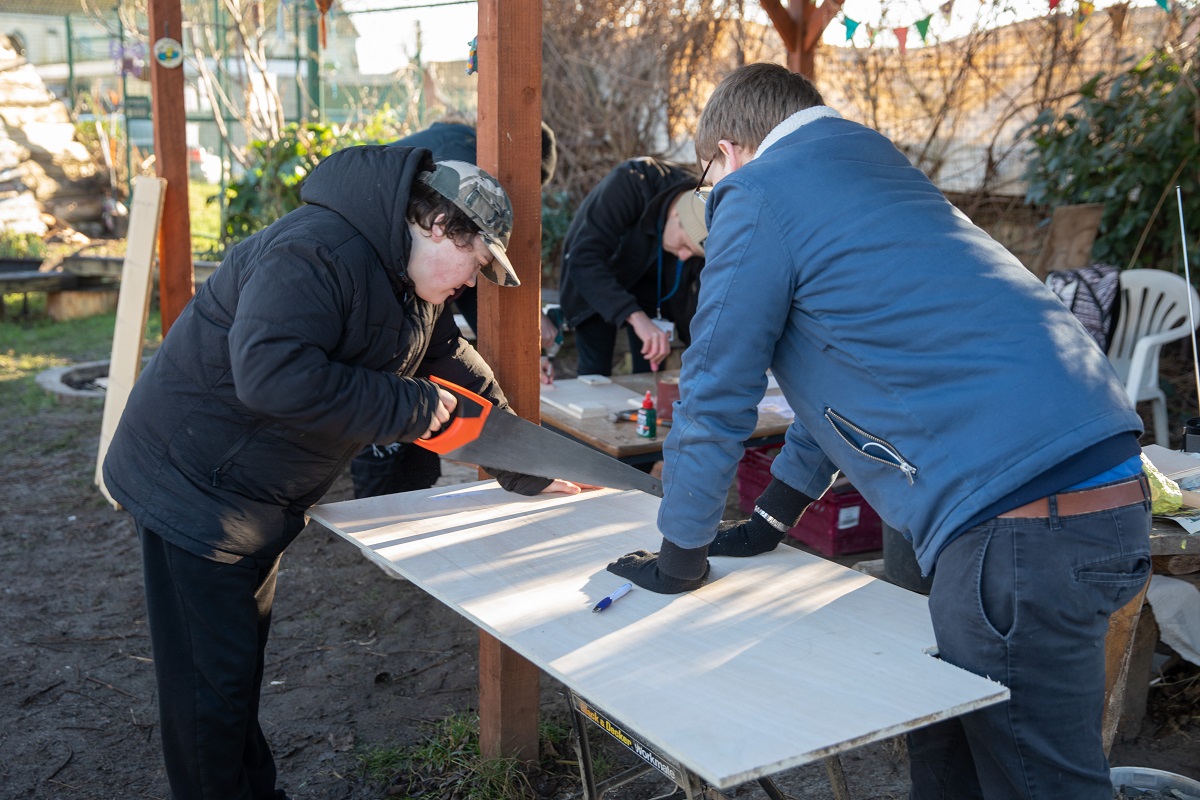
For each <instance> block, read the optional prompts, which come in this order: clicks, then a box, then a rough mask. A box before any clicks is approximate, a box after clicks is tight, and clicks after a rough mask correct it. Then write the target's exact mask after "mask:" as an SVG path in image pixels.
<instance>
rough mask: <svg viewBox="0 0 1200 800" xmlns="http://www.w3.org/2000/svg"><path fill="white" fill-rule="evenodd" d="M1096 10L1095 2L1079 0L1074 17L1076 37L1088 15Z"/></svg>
mask: <svg viewBox="0 0 1200 800" xmlns="http://www.w3.org/2000/svg"><path fill="white" fill-rule="evenodd" d="M1095 10H1096V4H1095V3H1092V2H1089V0H1079V13H1078V15H1077V16H1076V18H1075V36H1076V37H1078V36H1079V34H1080V32H1081V31H1082V30H1083V26H1084V24H1085V23H1087V20H1088V17H1090V16H1091V15H1092V12H1093V11H1095Z"/></svg>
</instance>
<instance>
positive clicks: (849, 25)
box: [842, 14, 858, 42]
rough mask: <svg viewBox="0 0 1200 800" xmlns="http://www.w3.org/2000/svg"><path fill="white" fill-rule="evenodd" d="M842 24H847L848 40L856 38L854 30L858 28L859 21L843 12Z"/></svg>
mask: <svg viewBox="0 0 1200 800" xmlns="http://www.w3.org/2000/svg"><path fill="white" fill-rule="evenodd" d="M842 24H843V25H845V26H846V41H847V42H848V41H850V40H851V39H853V38H854V32H855V31H856V30H858V23H857V22H855V21H854V20H852V19H850V18H849V17H847V16H846V15H845V14H842Z"/></svg>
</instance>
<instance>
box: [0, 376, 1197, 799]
mask: <svg viewBox="0 0 1200 800" xmlns="http://www.w3.org/2000/svg"><path fill="white" fill-rule="evenodd" d="M0 391H6V390H5V389H4V384H3V383H0ZM100 415H101V405H100V403H99V402H98V401H85V402H82V403H80V402H74V403H65V402H64V403H59V404H57V405H55V406H54V407H53V408H52V409H50V410H49V411H43V412H40V413H37V414H34V415H30V416H26V417H17V418H9V419H6V420H5V422H4V437H3V441H2V443H0V475H3V487H4V493H3V498H2V500H0V563H3V564H4V566H5V570H4V580H3V584H2V596H3V602H2V603H0V798H22V800H33V799H34V798H54V799H55V800H58V799H59V798H62V799H63V800H113V799H116V798H164V797H167V796H168V790H167V786H166V781H165V778H164V774H163V769H162V766H161V762H160V756H159V746H158V725H157V715H156V705H155V702H156V699H155V685H154V679H153V669H152V662H151V653H150V645H149V640H148V638H147V634H146V621H145V612H144V606H143V600H142V594H141V565H140V553H139V547H138V543H137V539H136V536H135V533H134V528H133V525H132V524H131V522H130V520H129V518H128V517H127V516H126V515H125V514H123V513H120V512H116V511H114V510H112V509H111V508H110V507H109V506H108V505H106V504H105V502H104V501H103V499H102V498H101V496H100V495H99V494H98V492H97V491H96V490H95V489H94V488H93V486H92V474H93V471H94V468H95V454H96V448H97V441H98V437H99V430H100ZM472 476H473V471H471V470H465V469H463V468H455V469H453V470H451V471H450V474H449V476H448V478H444V479H443V480H446V481H459V480H465V479H471V477H472ZM349 497H350V487H349V480H348V478H346V477H343V478H342V479H341V480H340V481H339V482H338V483H337V485H336V486H335V488H334V489H333V491H332V492H331V493H330V495H329V496H328V497H327V498H326V499H327V500H329V501H334V500H342V499H348V498H349ZM863 555H864V557H867V558H876V557H878V554H870V553H868V554H863ZM476 644H477V634H476V632H475V630H474V629H473V628H472V626H471V625H470V623H468V622H466V621H464V620H463V619H461V618H460V617H458V616H457V615H456V614H455V613H454V612H452V611H449V610H447V609H446V608H444V607H443V606H442V605H441V604H440V603H438V602H437V601H435V600H433V599H432V598H430V597H428V596H426V595H424V594H423V593H422V592H421V591H419V590H417V589H415V588H414V587H413V586H411V585H410V584H408V583H406V582H403V581H399V580H394V579H391V578H389V577H387V576H386V575H384V573H383V572H382V571H380V570H379V569H378V568H376V567H375V566H373V565H371V564H370V563H369V562H367V561H366V560H365V559H364V558H363V557H362V556H360V555H359V553H358V551H357V550H356V549H354V548H352V547H351V546H350V545H348V544H346V543H344V542H342V541H341V540H340V539H339V538H337V537H336V536H335V535H334V534H332V533H329V532H327V531H326V530H324V529H323V528H320V527H318V526H316V525H311V526H310V527H309V529H308V530H306V531H305V532H304V533H303V534H302V535H301V537H300V538H299V540H298V541H297V542H296V544H295V545H294V546H293V547H292V548H291V550H290V551H289V552H288V553H287V555H286V556H285V557H284V560H283V564H282V569H281V571H280V575H279V585H278V593H277V601H276V608H275V619H274V626H273V633H272V639H271V645H270V648H269V651H268V656H267V674H266V680H265V685H264V688H263V703H262V719H263V720H264V725H265V730H266V734H267V736H268V739H269V740H270V742H271V745H272V747H273V748H274V750H275V753H276V756H277V760H278V764H279V768H280V769H279V771H280V785H281V786H282V787H283V788H285V789H286V790H287V792H288V794H289V796H290V797H292V798H293V799H294V800H318V799H319V800H333V799H335V798H345V799H348V800H366V799H367V798H383V797H387V796H389V795H388V787H387V786H385V785H379V784H372V783H370V782H369V781H367V780H366V779H365V778H364V777H363V774H362V771H361V770H360V768H359V766H358V764H359V761H358V755H359V754H360V753H361V752H362V751H363V749H364V748H366V747H368V746H371V745H380V744H386V743H399V744H411V743H413V742H415V741H417V739H418V738H419V736H420V735H421V734H422V733H423V732H424V731H425V728H424V727H423V725H422V723H423V722H424V721H431V720H436V719H439V718H442V717H445V716H447V715H449V714H451V713H453V712H462V711H466V710H468V709H471V708H473V707H474V705H475V702H476V698H477V689H476V669H477V660H476V659H477V656H476ZM1171 684H1172V685H1171V686H1168V687H1159V688H1154V689H1152V690H1151V709H1150V714H1149V716H1148V719H1147V723H1146V725H1145V726H1144V728H1143V731H1142V735H1141V736H1140V737H1139V738H1138V739H1136V740H1135V741H1133V742H1130V743H1126V744H1122V745H1119V746H1118V747H1117V748H1116V749H1115V751H1114V754H1113V762H1114V764H1124V765H1136V766H1145V767H1155V768H1158V769H1164V770H1167V771H1170V772H1176V773H1180V774H1184V775H1188V776H1190V777H1193V778H1200V711H1198V710H1197V705H1198V703H1197V700H1198V699H1200V692H1198V691H1197V687H1198V684H1200V678H1198V677H1197V670H1194V669H1190V670H1189V669H1186V668H1185V669H1184V670H1183V671H1182V672H1181V673H1176V674H1175V675H1173V676H1172V681H1171ZM542 686H543V689H542V714H543V717H544V718H557V719H558V720H559V721H565V719H566V715H565V710H566V700H565V697H564V695H563V692H562V687H561V686H560V685H558V684H556V683H555V682H554V681H552V680H550V679H549V678H545V677H544V678H543V684H542ZM1172 697H1174V698H1175V699H1172ZM1181 697H1182V698H1186V699H1179V698H1181ZM802 723H803V721H802V720H798V721H797V724H802ZM595 735H598V736H602V734H598V733H597V734H595ZM572 757H573V755H572V754H571V753H570V752H569V751H568V752H567V753H566V754H564V756H563V758H564V759H570V758H572ZM842 761H843V764H844V766H845V770H846V775H847V779H848V781H849V785H850V790H851V796H852V797H854V798H856V800H872V799H877V800H884V799H890V800H896V799H897V798H902V797H904V796H905V795H906V792H907V785H908V781H907V777H906V772H907V764H906V760H905V756H904V751H903V747H902V746H901V745H900V743H899V742H897V741H888V742H882V743H878V744H875V745H871V746H868V747H864V748H861V749H859V750H856V751H854V752H851V753H848V754H845V755H844V756H843V758H842ZM779 782H780V785H781V787H782V788H783V789H784V790H785V791H787V792H788V793H789V794H791V795H792V796H794V797H797V798H824V797H830V796H831V793H830V790H829V785H828V783H827V781H826V779H825V774H824V769H823V768H822V766H820V765H810V766H808V767H804V768H801V769H797V770H793V771H792V772H789V773H785V774H784V775H783V776H780V780H779ZM665 790H666V786H665V785H664V784H663V783H662V782H653V781H643V782H640V783H637V784H633V785H631V786H628V787H626V788H623V789H621V790H618V791H617V792H614V793H611V794H610V797H612V798H614V800H639V799H640V798H650V797H656V796H658V795H660V794H662V793H663V792H664V791H665ZM546 792H547V793H545V794H543V797H545V798H547V799H548V798H566V797H569V796H571V795H572V793H574V795H575V796H578V783H577V781H574V780H573V778H571V777H569V772H568V777H567V778H564V779H563V780H561V781H559V782H558V785H557V786H554V787H553V788H549V789H547V790H546ZM731 794H733V795H734V796H739V797H762V796H763V794H762V793H761V791H760V790H758V789H756V788H754V787H745V788H744V789H740V790H737V791H735V792H732V793H731ZM427 796H433V795H427Z"/></svg>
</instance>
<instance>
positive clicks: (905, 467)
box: [825, 406, 917, 486]
mask: <svg viewBox="0 0 1200 800" xmlns="http://www.w3.org/2000/svg"><path fill="white" fill-rule="evenodd" d="M825 419H826V420H827V421H828V422H829V424H830V426H831V427H832V428H833V430H834V431H835V432H836V433H837V435H838V436H840V437H841V438H842V441H844V442H845V443H846V444H848V445H850V446H851V447H853V448H854V449H855V450H857V451H858V452H859V453H861V454H862V455H864V456H866V457H867V458H869V459H871V460H872V461H877V462H879V463H880V464H886V465H888V466H889V467H893V468H895V469H898V470H900V472H902V473H903V474H904V477H905V478H907V479H908V485H909V486H912V485H913V481H914V480H915V479H916V477H917V468H916V467H914V466H913V465H912V464H910V463H909V462H908V460H907V459H905V458H904V456H902V455H900V451H899V450H897V449H896V448H895V447H893V446H892V445H891V444H890V443H888V442H887V441H886V440H885V439H880V438H879V437H878V436H876V435H874V434H872V433H869V432H868V431H865V430H863V429H862V428H860V427H859V426H857V425H855V424H854V423H853V422H851V421H850V420H848V419H846V418H845V417H843V416H842V415H841V414H839V413H837V412H836V411H834V410H833V409H832V408H830V407H829V406H826V407H825ZM843 425H844V426H846V427H847V428H849V429H851V430H852V431H854V432H855V433H857V434H859V435H860V436H862V437H863V438H864V439H866V440H867V441H865V442H863V443H862V444H859V443H858V442H855V441H854V440H853V439H851V438H850V437H849V436H847V435H846V434H845V433H844V432H843V431H842V427H841V426H843ZM871 451H877V452H878V453H881V454H883V455H887V456H890V460H889V459H888V458H882V457H881V456H880V455H877V454H876V453H874V452H871Z"/></svg>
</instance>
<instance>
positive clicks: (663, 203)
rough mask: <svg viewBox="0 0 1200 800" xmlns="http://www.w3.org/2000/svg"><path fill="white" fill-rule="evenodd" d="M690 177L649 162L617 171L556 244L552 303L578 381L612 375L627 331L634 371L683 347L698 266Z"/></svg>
mask: <svg viewBox="0 0 1200 800" xmlns="http://www.w3.org/2000/svg"><path fill="white" fill-rule="evenodd" d="M695 188H696V176H695V175H694V174H692V172H691V171H689V170H687V169H684V168H683V167H680V166H677V165H674V164H668V163H666V162H664V161H659V160H657V159H653V158H635V159H631V160H629V161H625V162H622V163H621V164H619V165H617V167H616V168H615V169H613V170H612V171H611V172H609V173H608V175H606V176H605V177H604V179H603V180H602V181H600V183H599V184H598V185H597V186H596V188H594V189H592V191H590V192H588V195H587V197H585V198H584V199H583V203H582V204H580V206H579V211H578V212H577V213H576V214H575V218H574V219H573V220H572V221H571V225H570V227H569V228H568V229H567V235H566V238H564V239H563V255H562V272H561V275H560V278H559V303H560V304H561V305H562V312H563V317H564V318H565V320H566V322H567V325H568V326H569V327H572V328H574V329H575V346H576V348H577V350H578V352H579V370H578V374H580V375H611V374H612V361H613V351H614V349H615V347H616V341H617V329H618V328H620V327H622V326H626V327H627V329H628V333H629V349H630V352H631V354H632V356H633V372H649V371H650V370H651V369H652V368H657V366H658V365H659V364H661V363H662V361H663V360H664V359H665V358H666V357H667V356H668V355H669V354H670V352H671V342H672V341H673V339H674V337H675V336H678V337H679V340H680V341H681V342H683V343H684V344H686V343H687V342H688V339H689V330H688V326H689V324H690V322H691V318H692V315H693V314H694V313H695V311H696V293H697V292H698V290H699V277H700V269H701V268H702V267H703V266H704V241H705V239H707V238H708V230H707V228H706V227H705V224H704V201H703V200H702V199H700V197H699V196H698V195H697V194H696V193H695V192H694V189H695Z"/></svg>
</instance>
